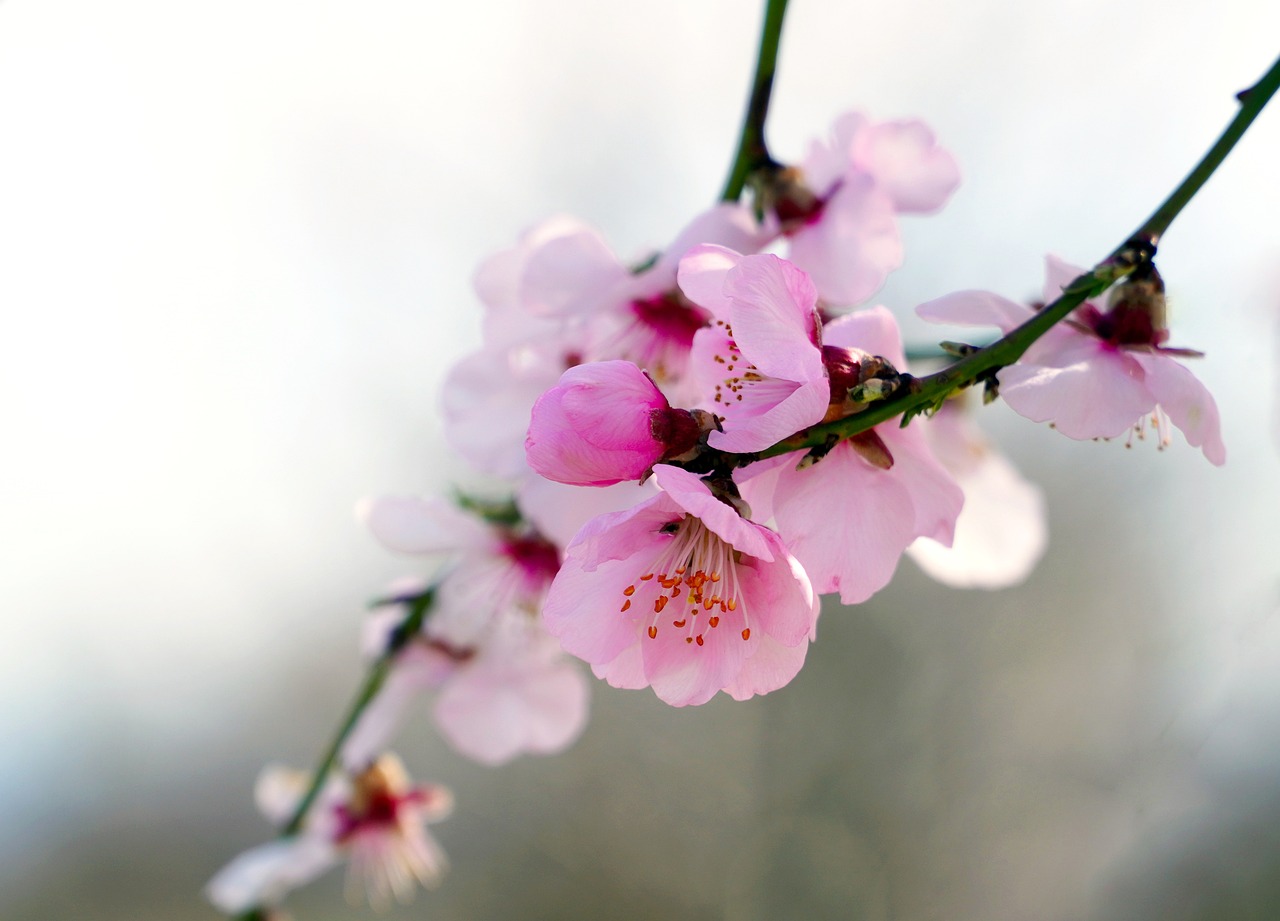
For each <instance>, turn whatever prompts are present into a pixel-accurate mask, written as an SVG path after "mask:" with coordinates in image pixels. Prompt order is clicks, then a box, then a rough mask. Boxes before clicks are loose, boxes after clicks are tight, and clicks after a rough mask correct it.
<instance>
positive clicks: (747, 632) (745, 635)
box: [742, 627, 751, 640]
mask: <svg viewBox="0 0 1280 921" xmlns="http://www.w3.org/2000/svg"><path fill="white" fill-rule="evenodd" d="M742 638H743V639H744V640H749V639H751V628H750V627H744V628H743V629H742Z"/></svg>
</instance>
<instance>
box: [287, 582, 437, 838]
mask: <svg viewBox="0 0 1280 921" xmlns="http://www.w3.org/2000/svg"><path fill="white" fill-rule="evenodd" d="M434 595H435V591H434V589H427V590H426V591H424V592H423V593H422V594H420V595H417V596H416V597H414V598H412V599H406V601H407V603H408V604H409V613H408V614H407V615H405V619H404V622H403V623H401V624H400V626H399V627H397V628H396V629H395V631H394V632H393V633H392V634H391V639H390V641H389V642H388V643H387V650H386V651H385V652H384V653H383V654H382V655H380V656H379V657H378V659H377V661H375V662H374V663H373V665H371V666H370V667H369V673H368V674H367V675H365V678H364V683H363V684H361V685H360V689H359V690H358V691H357V692H356V696H355V699H354V700H352V701H351V706H350V707H349V708H348V709H347V716H346V718H345V719H344V720H343V721H342V723H341V724H340V725H339V726H338V731H337V732H336V733H335V734H334V736H333V740H332V741H331V742H330V743H329V747H328V748H327V749H325V753H324V755H323V756H322V757H321V758H320V763H319V764H318V765H316V769H315V773H313V774H312V775H311V784H310V786H308V787H307V792H306V793H305V794H303V797H302V799H301V800H299V801H298V806H297V808H296V809H294V811H293V815H292V816H290V818H289V821H288V822H286V823H285V825H284V827H283V828H282V829H281V830H280V837H282V838H287V837H289V836H290V835H296V834H297V833H298V832H299V831H300V830H301V829H302V823H303V821H305V820H306V817H307V813H308V812H309V811H310V810H311V806H312V805H313V804H314V803H315V800H316V797H317V796H319V795H320V790H321V789H323V787H324V782H325V779H326V778H327V777H328V776H329V772H330V771H332V770H333V766H334V764H335V763H336V762H337V760H338V755H339V754H340V753H341V751H342V746H343V745H344V744H345V743H346V741H347V736H349V735H351V731H352V730H353V729H355V728H356V723H358V722H360V717H361V715H362V714H363V713H364V711H365V709H366V708H367V707H368V706H369V704H370V703H372V702H373V699H374V698H375V697H377V696H378V691H380V690H381V689H382V684H383V682H385V681H386V680H387V675H389V674H390V673H391V665H392V662H393V661H394V660H395V657H396V655H397V654H398V653H399V652H400V650H401V649H403V648H404V646H405V644H406V643H408V642H409V640H410V638H412V637H413V636H414V635H415V634H416V633H417V632H418V630H419V629H420V628H421V627H422V621H423V620H424V619H425V618H426V616H427V610H428V609H429V608H430V607H431V601H432V598H433V597H434Z"/></svg>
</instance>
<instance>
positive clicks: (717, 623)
mask: <svg viewBox="0 0 1280 921" xmlns="http://www.w3.org/2000/svg"><path fill="white" fill-rule="evenodd" d="M707 623H709V624H710V625H711V626H713V627H718V626H720V618H718V617H712V618H711V619H710V620H708V621H707Z"/></svg>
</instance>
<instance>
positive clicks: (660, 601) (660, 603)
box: [653, 595, 667, 614]
mask: <svg viewBox="0 0 1280 921" xmlns="http://www.w3.org/2000/svg"><path fill="white" fill-rule="evenodd" d="M666 606H667V596H666V595H659V596H658V597H657V598H655V599H654V601H653V613H655V614H661V613H662V609H663V608H665V607H666Z"/></svg>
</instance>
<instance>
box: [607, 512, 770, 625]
mask: <svg viewBox="0 0 1280 921" xmlns="http://www.w3.org/2000/svg"><path fill="white" fill-rule="evenodd" d="M661 533H663V534H668V535H671V539H670V541H669V543H667V545H666V546H665V547H664V548H663V550H662V552H661V553H660V554H659V555H658V558H657V559H656V560H655V561H654V563H653V565H652V566H651V567H650V568H649V569H648V570H647V571H646V572H644V573H642V574H641V575H640V577H639V578H638V579H636V581H634V582H632V583H631V584H630V585H628V586H627V587H626V588H625V589H623V590H622V594H623V599H622V606H621V607H620V608H619V610H620V611H621V613H623V614H628V615H629V616H630V617H632V619H633V620H634V621H635V622H636V624H637V625H638V626H639V625H644V626H645V633H646V634H647V635H648V637H649V639H651V640H656V639H657V638H658V633H659V629H660V628H661V629H663V630H665V629H666V623H667V622H668V619H669V622H670V624H671V626H672V627H673V628H675V629H676V630H681V631H684V641H685V643H687V644H689V645H691V646H695V647H698V646H702V645H704V644H705V643H706V634H707V632H708V631H710V630H715V629H716V628H718V627H719V626H720V624H721V619H722V618H725V617H733V618H735V623H734V626H735V627H736V626H737V618H740V619H741V623H742V626H741V629H740V630H739V634H740V635H741V637H742V638H743V639H744V640H748V639H750V638H751V626H750V623H749V621H748V618H747V609H746V605H745V604H744V603H743V599H742V590H741V587H740V586H739V584H738V568H737V567H738V558H739V556H740V554H739V553H738V551H736V550H734V549H733V547H732V546H730V545H729V544H728V543H726V542H725V541H724V540H722V539H721V538H720V537H718V536H717V535H716V534H714V533H712V531H711V530H709V529H708V528H707V526H706V525H704V524H703V523H702V522H701V521H699V520H698V519H697V518H695V517H693V516H692V515H685V516H684V518H682V519H680V520H678V521H672V522H670V523H668V524H666V525H663V527H662V531H661ZM633 611H634V613H632V612H633Z"/></svg>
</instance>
